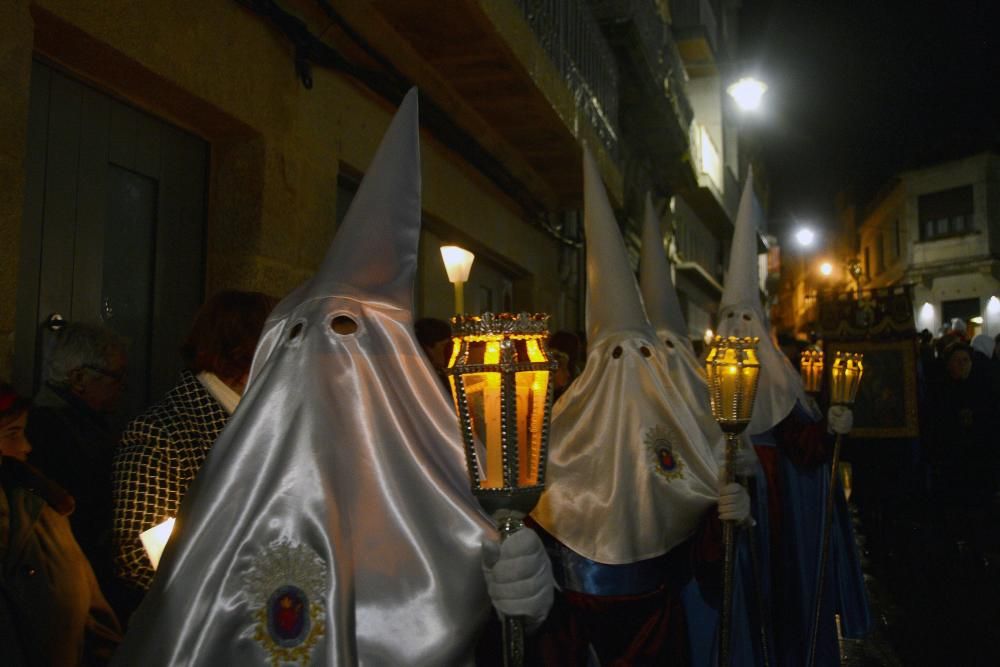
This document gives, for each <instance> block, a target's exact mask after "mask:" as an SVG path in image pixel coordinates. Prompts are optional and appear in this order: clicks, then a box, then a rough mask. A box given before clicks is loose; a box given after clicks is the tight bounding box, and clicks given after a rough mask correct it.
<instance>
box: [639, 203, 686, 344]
mask: <svg viewBox="0 0 1000 667" xmlns="http://www.w3.org/2000/svg"><path fill="white" fill-rule="evenodd" d="M639 285H640V288H641V290H642V302H643V303H644V304H645V305H646V315H647V316H648V317H649V323H650V324H652V325H653V328H654V329H656V333H657V334H660V333H661V332H667V331H670V332H672V333H673V334H674V335H675V336H678V337H683V338H685V339H687V323H685V322H684V315H683V313H681V302H680V301H679V300H678V299H677V290H675V289H674V281H673V278H671V276H670V263H669V262H668V261H667V256H666V254H664V252H663V235H662V234H661V232H660V221H659V220H657V219H656V212H655V211H654V210H653V198H652V196H650V194H649V193H648V192H647V193H646V215H645V220H644V221H643V226H642V260H641V263H640V264H639Z"/></svg>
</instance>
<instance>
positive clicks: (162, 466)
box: [113, 291, 276, 592]
mask: <svg viewBox="0 0 1000 667" xmlns="http://www.w3.org/2000/svg"><path fill="white" fill-rule="evenodd" d="M275 303H276V302H275V300H274V299H272V298H271V297H269V296H267V295H265V294H261V293H259V292H236V291H224V292H220V293H218V294H216V295H214V296H213V297H212V298H210V299H209V300H208V301H207V302H206V303H205V305H204V306H202V308H201V310H200V311H199V313H198V315H197V316H196V318H195V323H194V326H193V327H192V330H191V333H190V334H189V335H188V338H187V340H186V342H185V343H184V345H183V346H182V349H181V351H182V353H183V355H184V357H185V361H186V362H187V366H188V368H187V370H185V371H183V372H182V373H181V376H180V380H179V381H178V383H177V384H176V385H175V386H174V387H173V388H172V389H171V390H170V391H169V392H167V394H166V396H164V397H163V399H162V400H161V401H160V402H159V403H156V404H155V405H153V406H152V407H150V408H149V409H148V410H147V411H146V412H145V413H143V414H142V415H140V416H139V417H137V418H136V419H134V420H133V421H132V422H131V423H129V425H128V426H127V427H126V428H125V431H124V432H123V434H122V438H121V444H120V446H119V448H118V450H117V452H116V454H115V459H114V472H113V477H114V479H113V489H114V491H113V493H114V543H115V569H116V572H117V574H118V576H119V577H121V578H122V579H124V580H125V581H126V582H128V583H129V584H131V585H132V586H133V587H135V588H137V589H139V590H141V591H143V592H144V591H146V590H147V589H148V588H149V585H150V583H151V582H152V580H153V574H154V570H153V567H152V565H151V563H150V561H149V558H148V557H147V556H146V553H145V550H144V549H143V546H142V543H141V541H140V539H139V534H140V533H142V532H143V531H146V530H148V529H150V528H152V527H153V526H155V525H157V524H159V523H161V522H163V521H164V520H166V519H167V518H169V517H175V516H177V511H178V509H179V507H180V504H181V500H182V499H183V497H184V494H185V492H186V491H187V488H188V486H190V484H191V482H192V481H193V480H194V478H195V475H197V474H198V470H199V469H200V468H201V465H202V463H204V461H205V457H206V456H208V452H209V450H210V449H211V447H212V445H213V444H214V443H215V440H216V438H218V436H219V434H220V433H221V432H222V429H223V427H225V425H226V422H227V421H228V420H229V416H230V414H232V412H233V410H234V409H235V408H236V405H237V403H238V402H239V398H240V393H241V391H242V389H243V385H244V384H245V383H246V375H247V373H248V372H249V370H250V362H251V361H252V360H253V350H254V347H255V346H256V344H257V338H258V337H259V336H260V331H261V329H262V328H263V326H264V320H265V319H266V317H267V315H268V313H269V312H270V311H271V309H272V308H273V306H274V304H275Z"/></svg>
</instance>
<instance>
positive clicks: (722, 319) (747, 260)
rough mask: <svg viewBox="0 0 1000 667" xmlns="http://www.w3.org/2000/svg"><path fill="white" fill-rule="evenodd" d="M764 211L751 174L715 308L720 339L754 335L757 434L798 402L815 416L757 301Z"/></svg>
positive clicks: (753, 425)
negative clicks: (757, 371)
mask: <svg viewBox="0 0 1000 667" xmlns="http://www.w3.org/2000/svg"><path fill="white" fill-rule="evenodd" d="M762 216H763V212H762V211H761V209H760V204H758V203H757V197H756V196H755V195H754V191H753V173H752V172H751V173H750V174H749V175H748V176H747V181H746V185H744V187H743V196H742V197H741V198H740V208H739V212H738V213H737V215H736V225H735V229H734V231H733V245H732V249H731V251H730V253H729V271H728V272H726V284H725V287H724V289H723V291H722V302H721V303H720V304H719V326H718V333H719V335H720V336H741V337H742V336H756V337H758V338H760V342H759V343H758V345H757V358H758V359H759V360H760V379H759V380H758V384H757V397H756V398H755V399H754V405H753V417H752V418H751V420H750V426H748V427H747V432H748V433H749V434H750V435H757V434H758V433H764V432H765V431H767V430H769V429H771V428H773V427H774V426H775V425H776V424H777V423H778V422H780V421H781V420H782V419H784V418H785V417H787V416H788V413H790V412H791V411H792V408H793V407H795V403H796V401H798V402H799V403H800V404H801V405H802V407H803V409H805V410H806V411H807V412H809V413H810V416H811V417H813V418H814V419H819V414H818V413H817V412H816V411H815V409H814V408H813V407H812V406H813V402H812V401H811V400H809V398H808V397H807V396H806V393H805V389H804V388H803V387H802V379H801V377H800V376H799V374H798V372H797V371H796V370H795V369H794V368H793V367H792V363H791V362H790V361H789V360H788V357H786V356H785V355H784V354H782V352H781V350H779V349H778V347H777V346H776V345H775V344H774V341H772V340H771V335H770V333H769V327H768V322H767V317H766V316H765V314H764V308H763V306H761V302H760V287H759V286H760V278H759V276H760V273H759V271H760V269H759V268H758V264H757V229H758V227H759V224H758V223H759V222H760V219H761V217H762Z"/></svg>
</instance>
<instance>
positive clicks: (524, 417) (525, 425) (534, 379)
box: [514, 371, 549, 486]
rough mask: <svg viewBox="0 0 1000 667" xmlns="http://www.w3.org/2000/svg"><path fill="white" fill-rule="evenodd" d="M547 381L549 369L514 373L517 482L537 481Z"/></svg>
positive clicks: (530, 484) (525, 484)
mask: <svg viewBox="0 0 1000 667" xmlns="http://www.w3.org/2000/svg"><path fill="white" fill-rule="evenodd" d="M548 384H549V372H548V371H521V372H519V373H516V374H515V378H514V386H515V388H516V391H517V463H518V467H519V470H518V472H517V483H518V486H534V485H535V484H538V476H539V470H540V467H541V466H540V464H541V458H542V430H543V428H544V425H545V398H546V393H547V392H548Z"/></svg>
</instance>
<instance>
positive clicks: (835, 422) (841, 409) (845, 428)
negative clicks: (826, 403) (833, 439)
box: [826, 405, 854, 435]
mask: <svg viewBox="0 0 1000 667" xmlns="http://www.w3.org/2000/svg"><path fill="white" fill-rule="evenodd" d="M853 426H854V413H853V412H851V409H850V408H849V407H847V406H846V405H834V406H831V407H830V409H829V410H828V411H827V413H826V430H827V431H829V432H830V433H836V434H837V435H846V434H848V433H850V432H851V428H852V427H853Z"/></svg>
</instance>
